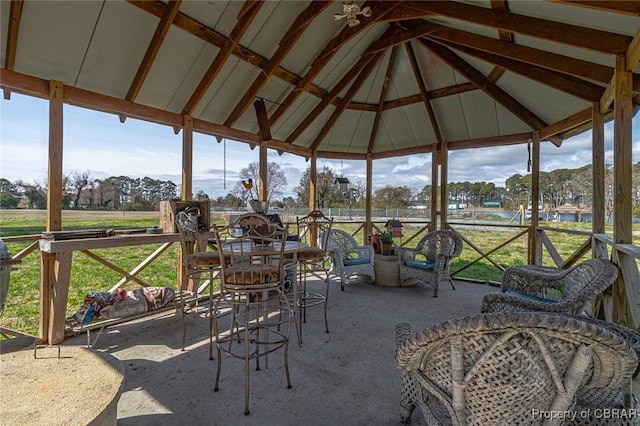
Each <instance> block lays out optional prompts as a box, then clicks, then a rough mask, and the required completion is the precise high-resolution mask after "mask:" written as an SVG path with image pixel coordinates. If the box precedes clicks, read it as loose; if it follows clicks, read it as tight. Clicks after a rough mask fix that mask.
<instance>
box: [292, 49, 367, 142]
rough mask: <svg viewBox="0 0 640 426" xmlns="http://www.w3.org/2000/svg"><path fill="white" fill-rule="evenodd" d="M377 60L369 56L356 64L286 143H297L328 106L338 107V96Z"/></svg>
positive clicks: (299, 125)
mask: <svg viewBox="0 0 640 426" xmlns="http://www.w3.org/2000/svg"><path fill="white" fill-rule="evenodd" d="M375 58H376V56H375V55H374V56H370V55H369V56H363V57H361V58H360V60H359V61H358V62H356V64H355V65H354V66H352V67H351V69H350V70H349V72H347V73H346V74H345V75H344V76H343V77H342V79H340V81H339V82H338V84H336V85H335V86H334V87H333V89H331V91H330V92H329V93H328V94H327V96H325V97H324V98H322V99H321V100H320V103H319V104H318V105H316V106H315V108H313V110H312V111H311V112H310V113H309V114H308V115H307V116H306V117H305V118H304V120H302V122H301V123H300V124H298V127H296V128H295V129H294V130H293V132H291V134H290V135H289V136H288V137H287V139H286V141H287V142H289V143H294V142H295V141H296V139H298V137H300V135H301V134H302V132H304V131H305V130H306V129H307V127H309V126H310V125H311V123H313V121H314V120H315V119H316V118H318V117H319V116H320V114H321V113H322V111H324V109H325V108H326V107H327V106H329V104H332V103H333V102H334V101H336V106H339V105H340V100H337V99H336V98H337V96H338V95H339V94H340V92H342V91H343V90H344V89H345V88H346V87H347V85H348V84H349V83H350V82H351V81H352V80H353V79H354V78H355V77H356V76H357V75H358V73H359V72H360V71H362V69H363V68H364V67H365V65H367V64H368V63H369V62H371V61H372V60H374V59H375ZM372 108H373V106H372Z"/></svg>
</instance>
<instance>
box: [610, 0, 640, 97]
mask: <svg viewBox="0 0 640 426" xmlns="http://www.w3.org/2000/svg"><path fill="white" fill-rule="evenodd" d="M638 3H639V4H640V2H638ZM626 55H627V59H626V63H627V71H633V69H634V68H635V67H636V65H637V64H638V62H639V61H640V28H638V30H637V31H636V34H635V36H634V37H633V40H632V41H631V43H629V47H628V48H627V53H626ZM612 78H613V76H612ZM634 86H635V84H634Z"/></svg>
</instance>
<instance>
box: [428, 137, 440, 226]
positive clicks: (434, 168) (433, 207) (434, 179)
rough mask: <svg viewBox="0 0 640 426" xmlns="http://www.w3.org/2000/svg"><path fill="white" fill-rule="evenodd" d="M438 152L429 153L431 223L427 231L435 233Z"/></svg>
mask: <svg viewBox="0 0 640 426" xmlns="http://www.w3.org/2000/svg"><path fill="white" fill-rule="evenodd" d="M439 156H440V150H438V149H436V148H434V150H433V151H431V223H430V224H429V230H430V231H435V230H436V228H437V226H438V163H439V161H440V160H439V158H438V157H439Z"/></svg>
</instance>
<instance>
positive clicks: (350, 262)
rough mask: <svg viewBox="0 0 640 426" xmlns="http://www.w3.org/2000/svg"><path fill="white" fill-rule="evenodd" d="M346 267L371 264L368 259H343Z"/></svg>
mask: <svg viewBox="0 0 640 426" xmlns="http://www.w3.org/2000/svg"><path fill="white" fill-rule="evenodd" d="M342 263H343V264H344V266H353V265H364V264H367V263H369V259H367V258H355V259H342Z"/></svg>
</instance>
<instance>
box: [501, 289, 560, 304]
mask: <svg viewBox="0 0 640 426" xmlns="http://www.w3.org/2000/svg"><path fill="white" fill-rule="evenodd" d="M504 294H508V295H509V296H517V297H522V298H524V299H529V300H534V301H536V302H545V303H558V302H559V301H558V300H553V299H545V298H544V297H538V296H531V295H530V294H524V293H520V292H519V291H515V290H507V291H505V292H504Z"/></svg>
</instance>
